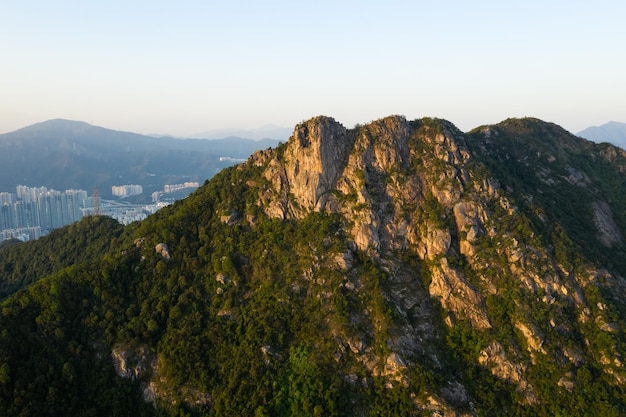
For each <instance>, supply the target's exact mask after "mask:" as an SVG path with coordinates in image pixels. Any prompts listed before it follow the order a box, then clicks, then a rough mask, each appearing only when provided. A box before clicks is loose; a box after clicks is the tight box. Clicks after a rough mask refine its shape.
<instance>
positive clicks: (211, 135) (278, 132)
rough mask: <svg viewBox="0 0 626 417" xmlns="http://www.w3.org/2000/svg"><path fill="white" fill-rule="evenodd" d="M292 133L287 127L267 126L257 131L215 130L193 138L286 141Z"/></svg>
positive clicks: (197, 134)
mask: <svg viewBox="0 0 626 417" xmlns="http://www.w3.org/2000/svg"><path fill="white" fill-rule="evenodd" d="M291 131H292V129H290V128H286V127H280V126H274V125H265V126H261V127H259V128H257V129H236V128H232V129H214V130H210V131H207V132H201V133H196V134H193V135H191V137H192V138H199V139H219V138H225V137H229V136H235V137H243V138H250V139H254V140H261V139H267V138H271V139H274V140H280V141H285V140H287V139H288V138H289V136H290V135H291Z"/></svg>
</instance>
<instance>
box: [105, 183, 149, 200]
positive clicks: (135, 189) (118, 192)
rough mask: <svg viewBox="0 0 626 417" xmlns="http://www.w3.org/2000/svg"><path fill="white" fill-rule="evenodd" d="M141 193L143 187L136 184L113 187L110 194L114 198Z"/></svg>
mask: <svg viewBox="0 0 626 417" xmlns="http://www.w3.org/2000/svg"><path fill="white" fill-rule="evenodd" d="M141 193H143V187H142V186H141V185H137V184H126V185H114V186H113V187H111V194H113V195H114V196H116V197H130V196H131V195H139V194H141Z"/></svg>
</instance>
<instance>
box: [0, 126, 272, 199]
mask: <svg viewBox="0 0 626 417" xmlns="http://www.w3.org/2000/svg"><path fill="white" fill-rule="evenodd" d="M277 144H278V142H277V141H265V142H256V141H253V140H249V139H240V138H236V139H235V138H229V139H221V140H212V141H209V140H191V139H187V140H185V139H174V138H167V137H164V138H154V137H149V136H143V135H138V134H135V133H129V132H120V131H114V130H110V129H105V128H102V127H96V126H92V125H89V124H87V123H84V122H76V121H69V120H62V119H56V120H49V121H47V122H43V123H38V124H35V125H32V126H28V127H25V128H23V129H20V130H17V131H15V132H11V133H5V134H2V135H0V166H2V167H3V175H2V177H0V190H2V191H14V190H15V186H16V185H28V186H46V187H48V188H54V189H60V190H64V189H69V188H80V189H85V190H91V189H93V188H94V186H97V187H98V188H99V190H100V194H101V195H102V196H103V197H109V196H110V193H111V191H110V190H111V186H113V185H121V184H139V185H142V186H143V187H144V193H145V194H146V195H150V193H151V192H152V191H156V190H162V188H163V185H164V184H176V183H181V182H186V181H198V182H203V181H204V180H205V179H207V178H210V177H211V176H213V175H214V174H215V173H216V172H218V171H219V170H220V169H222V168H224V167H225V166H228V165H231V164H232V163H231V162H228V161H224V160H220V157H231V158H236V159H245V158H247V157H248V156H249V155H250V154H252V153H253V152H254V151H255V150H257V149H262V148H265V147H268V146H276V145H277Z"/></svg>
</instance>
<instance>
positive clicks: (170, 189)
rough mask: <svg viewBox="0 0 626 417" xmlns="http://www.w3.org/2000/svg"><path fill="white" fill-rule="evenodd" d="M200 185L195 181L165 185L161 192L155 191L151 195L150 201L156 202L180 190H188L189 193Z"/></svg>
mask: <svg viewBox="0 0 626 417" xmlns="http://www.w3.org/2000/svg"><path fill="white" fill-rule="evenodd" d="M199 186H200V184H199V183H198V182H197V181H190V182H184V183H182V184H165V186H164V187H163V191H155V192H153V193H152V201H153V202H158V201H160V200H161V198H162V197H163V195H164V194H170V193H175V192H177V191H180V190H185V189H189V192H191V191H193V190H195V189H196V188H198V187H199Z"/></svg>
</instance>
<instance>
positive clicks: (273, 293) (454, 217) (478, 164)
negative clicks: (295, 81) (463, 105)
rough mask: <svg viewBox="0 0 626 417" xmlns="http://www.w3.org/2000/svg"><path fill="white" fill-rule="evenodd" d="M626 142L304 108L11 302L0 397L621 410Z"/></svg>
mask: <svg viewBox="0 0 626 417" xmlns="http://www.w3.org/2000/svg"><path fill="white" fill-rule="evenodd" d="M625 161H626V157H625V155H624V152H623V151H621V150H619V149H618V148H615V147H612V146H610V145H594V144H591V143H590V142H586V141H582V140H581V139H580V138H576V137H574V136H572V135H570V134H568V133H567V132H565V131H563V130H562V129H560V128H559V127H558V126H555V125H551V124H548V123H544V122H541V121H539V120H534V119H521V120H517V119H514V120H507V121H505V122H503V123H501V124H499V125H495V126H485V127H481V128H478V129H476V130H475V131H472V132H470V133H468V134H464V133H462V132H460V131H459V130H458V129H457V128H456V127H455V126H454V125H453V124H451V123H449V122H447V121H444V120H436V119H422V120H415V121H407V120H406V119H404V118H403V117H399V116H392V117H387V118H385V119H381V120H377V121H374V122H371V123H369V124H367V125H365V126H361V127H359V128H356V129H346V128H345V127H343V126H342V125H341V124H339V123H337V122H336V121H335V120H333V119H332V118H328V117H316V118H314V119H311V120H309V121H307V122H304V123H301V124H299V125H298V126H296V128H295V130H294V134H293V136H292V137H291V138H290V140H289V141H288V142H287V143H286V144H284V145H281V146H280V147H278V148H277V149H268V150H265V151H259V152H257V153H255V154H254V155H253V156H252V157H251V158H250V159H249V160H248V161H247V162H246V163H244V164H241V165H239V166H237V167H233V168H229V169H226V170H224V171H222V172H221V173H220V174H218V175H217V176H216V177H214V178H213V179H212V180H211V181H210V182H208V183H207V184H205V185H204V186H203V187H201V188H200V189H199V190H198V191H197V192H195V193H194V194H193V195H191V196H190V197H189V198H187V199H186V200H184V201H181V202H178V203H176V204H174V205H172V206H170V207H167V208H165V209H163V210H161V211H159V212H158V213H156V214H155V215H154V216H152V217H150V218H149V219H147V220H146V221H144V222H142V223H141V224H134V225H131V226H129V227H126V228H125V229H124V233H123V234H122V235H120V236H119V237H118V238H116V239H115V241H114V242H112V243H111V245H110V247H109V249H108V250H104V251H103V254H102V256H100V257H94V258H91V259H90V260H86V261H85V262H83V263H82V264H80V265H77V266H75V267H73V268H68V269H64V270H62V271H60V272H58V273H56V274H53V275H51V276H48V277H45V278H42V279H41V280H39V281H38V282H37V283H35V284H33V285H31V286H29V287H28V288H26V289H25V290H24V291H21V292H19V293H16V294H14V295H13V296H12V297H10V298H9V299H7V300H6V301H4V302H3V304H2V314H3V320H2V322H0V335H2V338H1V339H0V360H1V361H2V363H3V364H6V366H5V365H2V369H0V383H1V384H2V386H1V388H2V391H1V392H2V395H1V396H0V410H2V411H5V413H4V414H6V415H18V414H20V413H29V412H35V411H36V412H38V413H40V415H41V414H42V413H43V415H45V414H46V413H48V414H52V412H46V411H45V410H46V409H50V410H58V409H59V408H62V407H64V406H66V405H67V404H70V405H71V406H72V407H73V408H72V410H73V411H74V412H82V413H84V414H86V413H94V412H96V411H95V410H99V407H100V406H101V405H102V404H105V403H106V401H111V399H112V398H113V399H115V403H116V404H123V403H127V404H135V406H134V408H133V409H132V410H130V409H129V411H127V412H125V413H124V412H120V411H119V410H118V413H119V414H118V415H124V414H127V415H132V414H133V413H137V412H140V413H145V414H151V413H157V414H159V415H189V414H191V415H216V416H217V415H358V416H360V415H433V414H435V415H450V416H453V415H459V416H460V415H468V416H469V415H503V414H511V415H529V416H532V415H559V414H560V415H577V414H580V410H586V411H585V412H586V413H587V414H589V415H604V416H618V415H623V414H624V412H625V411H626V397H625V395H624V384H625V383H626V370H624V367H623V360H624V359H623V356H624V354H625V353H626V346H625V344H624V337H623V331H624V329H625V327H624V326H625V323H626V322H625V318H626V311H624V307H623V306H622V303H621V301H620V300H621V299H623V297H624V296H625V295H626V294H625V291H626V285H625V282H624V278H623V277H624V276H626V266H625V265H624V261H623V259H624V256H623V255H624V254H625V251H626V248H625V245H624V240H623V239H624V238H623V236H624V233H625V228H624V225H625V224H626V223H625V220H626V219H624V216H625V210H624V208H625V206H624V204H625V203H626V199H625V198H624V196H625V193H626V189H625V187H626V178H625V174H626V162H625ZM9 249H10V248H9ZM155 249H157V250H155ZM77 305H79V306H80V308H77V307H76V306H77ZM25 312H28V314H25ZM51 337H52V338H53V340H54V346H55V347H54V348H45V346H46V341H47V340H50V338H51ZM24 343H25V344H27V345H29V346H33V349H36V347H41V348H42V349H43V352H44V354H42V355H41V356H38V355H34V354H33V353H32V352H31V355H34V356H33V357H31V358H30V359H28V360H24V356H23V355H24V354H23V353H21V351H20V350H19V348H18V347H19V346H20V344H24ZM103 358H108V360H110V361H111V365H110V369H113V368H115V370H116V372H117V374H118V375H119V376H120V377H122V378H126V380H122V379H118V380H115V379H114V378H113V379H111V377H110V376H106V375H105V377H103V378H102V379H101V380H98V377H97V375H98V372H102V369H103V366H105V365H104V362H103V361H104V359H103ZM90 361H91V362H90ZM42 363H48V364H50V365H49V366H48V368H47V371H46V372H43V373H41V369H40V368H41V367H42V366H43V365H42ZM89 363H93V364H95V365H96V366H92V367H89V366H88V364H89ZM32 375H41V376H40V377H39V379H38V382H37V383H36V384H31V383H29V382H27V381H29V379H28V378H29V376H32ZM82 380H89V381H92V388H91V389H98V390H100V391H99V395H97V396H95V397H94V398H95V399H94V401H91V402H81V400H80V399H82V400H83V401H84V399H86V398H88V396H89V395H90V392H86V391H85V389H82V388H80V384H79V381H82ZM68 381H69V383H70V390H69V391H70V392H73V393H74V395H75V396H74V397H72V398H73V400H72V401H70V397H71V395H69V394H68V395H65V396H64V395H62V394H61V393H59V392H58V391H54V392H53V393H50V392H48V393H47V394H46V393H43V391H42V390H43V388H42V386H50V387H57V386H61V385H62V384H63V383H68ZM111 381H117V382H116V384H122V385H118V388H116V389H115V390H110V389H108V388H106V386H107V384H111V383H112V382H111ZM123 381H126V382H123ZM93 387H97V388H93ZM139 395H141V396H142V397H143V399H144V400H145V401H147V402H149V403H152V404H154V408H152V407H148V408H142V406H141V405H137V404H138V403H137V402H136V401H137V398H138V396H139ZM18 399H19V401H17V400H18ZM42 410H43V411H42Z"/></svg>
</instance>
